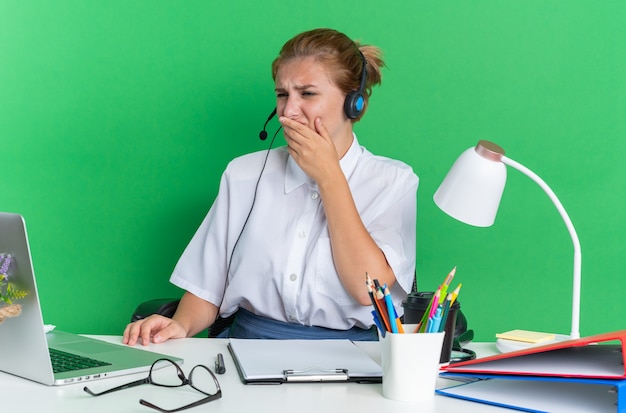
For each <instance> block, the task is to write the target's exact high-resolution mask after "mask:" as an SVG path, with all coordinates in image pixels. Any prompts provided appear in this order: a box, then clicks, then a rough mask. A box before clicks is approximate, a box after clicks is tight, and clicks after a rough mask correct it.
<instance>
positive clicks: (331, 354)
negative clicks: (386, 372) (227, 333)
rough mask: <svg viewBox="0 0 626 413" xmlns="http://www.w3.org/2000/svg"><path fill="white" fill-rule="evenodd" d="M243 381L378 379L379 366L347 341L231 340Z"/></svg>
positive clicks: (365, 381)
mask: <svg viewBox="0 0 626 413" xmlns="http://www.w3.org/2000/svg"><path fill="white" fill-rule="evenodd" d="M228 349H229V351H230V353H231V354H232V357H233V360H234V361H235V365H236V366H237V370H238V372H239V375H240V378H241V380H242V381H243V382H244V383H246V384H255V383H256V384H258V383H290V382H303V381H304V382H333V381H354V382H360V383H367V382H380V381H381V378H382V369H381V368H380V366H379V365H378V364H376V363H375V362H374V361H373V360H372V359H371V358H369V357H368V356H367V355H366V354H365V353H363V351H361V350H360V349H359V347H357V346H356V345H355V344H354V343H353V342H351V341H350V340H252V339H232V338H231V339H230V342H229V344H228Z"/></svg>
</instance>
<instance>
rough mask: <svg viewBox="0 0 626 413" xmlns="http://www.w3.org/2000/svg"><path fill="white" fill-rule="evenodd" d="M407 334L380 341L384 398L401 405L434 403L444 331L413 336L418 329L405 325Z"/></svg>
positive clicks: (386, 335) (389, 334)
mask: <svg viewBox="0 0 626 413" xmlns="http://www.w3.org/2000/svg"><path fill="white" fill-rule="evenodd" d="M404 331H405V333H404V334H393V333H386V334H385V337H381V338H380V348H381V361H382V365H383V396H385V397H386V398H388V399H392V400H399V401H429V400H430V401H432V400H433V399H434V396H435V385H436V383H437V376H438V375H439V357H440V356H441V346H442V345H443V338H444V336H445V331H442V332H440V333H414V331H415V325H405V326H404Z"/></svg>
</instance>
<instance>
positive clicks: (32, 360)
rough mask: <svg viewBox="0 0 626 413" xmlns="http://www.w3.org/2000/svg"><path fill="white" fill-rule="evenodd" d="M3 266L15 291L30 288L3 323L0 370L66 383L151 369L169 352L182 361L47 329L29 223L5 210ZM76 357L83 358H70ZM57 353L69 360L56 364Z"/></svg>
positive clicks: (1, 218) (0, 238)
mask: <svg viewBox="0 0 626 413" xmlns="http://www.w3.org/2000/svg"><path fill="white" fill-rule="evenodd" d="M9 255H10V264H9V265H8V266H7V265H6V261H7V260H6V257H7V256H9ZM2 264H5V265H4V267H5V268H3V265H2ZM2 271H4V272H5V274H6V275H8V281H10V282H11V284H12V287H11V288H12V289H13V291H17V292H20V291H21V292H25V293H26V295H25V296H23V297H20V294H18V298H17V299H14V300H11V301H12V302H13V304H14V305H15V304H19V306H20V307H21V313H20V314H19V315H17V316H15V317H9V318H5V319H4V321H3V322H2V323H0V343H1V344H0V346H1V351H0V371H3V372H5V373H10V374H13V375H16V376H19V377H22V378H25V379H29V380H32V381H36V382H39V383H43V384H46V385H65V384H71V383H79V382H84V381H90V380H97V379H102V378H106V377H114V376H120V375H124V374H131V373H139V372H143V371H148V370H149V368H150V366H151V365H152V363H153V362H154V361H155V360H157V359H159V358H164V357H165V358H169V359H171V360H174V361H176V362H178V363H182V362H183V360H182V359H181V358H179V357H172V356H167V355H165V354H158V353H153V352H149V351H146V350H142V349H139V348H133V347H127V346H123V345H118V344H113V343H107V342H105V341H102V340H96V339H93V338H88V337H84V336H80V335H78V334H71V333H67V332H62V331H56V330H53V331H51V332H49V333H45V332H44V323H43V317H42V313H41V306H40V302H39V296H38V292H37V285H36V281H35V274H34V271H33V265H32V259H31V254H30V247H29V243H28V237H27V233H26V225H25V222H24V219H23V217H22V216H21V215H19V214H13V213H6V212H0V272H2ZM7 285H8V284H7V280H4V281H0V288H3V290H1V291H2V293H3V294H4V295H5V296H6V295H7V293H6V289H7ZM6 306H7V303H4V302H1V301H0V307H6ZM51 354H54V355H51ZM75 357H79V358H81V359H82V361H76V360H71V361H67V359H68V358H70V359H74V358H75ZM53 358H54V359H55V360H58V359H59V358H60V359H66V361H65V362H64V363H63V364H62V365H59V366H55V367H54V368H53V361H52V359H53ZM84 359H86V360H84Z"/></svg>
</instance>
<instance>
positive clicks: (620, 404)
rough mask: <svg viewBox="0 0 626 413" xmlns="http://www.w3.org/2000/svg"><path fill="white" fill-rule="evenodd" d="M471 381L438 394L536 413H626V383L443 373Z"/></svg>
mask: <svg viewBox="0 0 626 413" xmlns="http://www.w3.org/2000/svg"><path fill="white" fill-rule="evenodd" d="M441 376H442V377H445V378H450V379H455V378H459V377H462V378H463V379H464V380H467V379H469V380H470V381H468V382H465V383H463V384H460V385H455V386H451V387H447V388H444V389H438V390H435V393H436V394H440V395H443V396H449V397H454V398H457V399H463V400H468V401H473V402H478V403H485V404H490V405H494V406H499V407H506V408H510V409H516V410H521V411H525V412H534V413H539V412H541V413H543V412H550V413H587V412H594V413H615V412H617V413H626V380H625V379H621V380H611V379H584V378H565V377H533V376H516V375H506V376H504V375H494V374H492V375H489V374H470V373H467V374H461V373H443V374H442V375H441Z"/></svg>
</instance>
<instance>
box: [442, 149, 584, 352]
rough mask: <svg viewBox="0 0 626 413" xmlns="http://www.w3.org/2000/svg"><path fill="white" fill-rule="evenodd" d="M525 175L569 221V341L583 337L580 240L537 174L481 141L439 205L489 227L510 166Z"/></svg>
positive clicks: (453, 172) (448, 182)
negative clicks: (571, 263)
mask: <svg viewBox="0 0 626 413" xmlns="http://www.w3.org/2000/svg"><path fill="white" fill-rule="evenodd" d="M505 165H508V166H511V167H512V168H515V169H517V170H518V171H520V172H522V173H523V174H525V175H526V176H528V177H529V178H531V179H532V180H533V181H535V183H537V184H538V185H539V186H540V187H541V188H542V189H543V190H544V191H545V192H546V194H547V195H548V197H549V198H550V199H551V200H552V202H553V203H554V205H555V206H556V209H557V210H558V211H559V214H560V215H561V218H562V219H563V221H564V222H565V226H566V227H567V229H568V231H569V234H570V237H571V239H572V244H573V246H574V270H573V285H572V325H571V332H570V335H569V338H574V339H575V338H579V337H580V331H579V324H580V278H581V260H582V253H581V250H580V241H579V240H578V235H577V234H576V230H575V229H574V225H573V224H572V221H571V220H570V218H569V216H568V215H567V212H566V211H565V208H563V205H562V204H561V202H560V201H559V199H558V198H557V196H556V195H555V194H554V192H553V191H552V189H550V187H549V186H548V185H547V184H546V183H545V182H544V181H543V180H542V179H541V178H540V177H539V176H537V175H536V174H535V173H533V172H532V171H530V170H529V169H528V168H526V167H524V166H522V165H520V164H519V163H517V162H515V161H513V160H512V159H510V158H507V157H506V156H504V149H502V148H501V147H500V146H498V145H496V144H494V143H492V142H488V141H483V140H481V141H479V142H478V144H477V145H476V147H474V148H469V149H467V150H466V151H465V152H463V153H462V154H461V156H459V158H458V159H457V160H456V162H455V163H454V164H453V165H452V168H451V169H450V171H449V172H448V174H447V175H446V177H445V178H444V180H443V182H442V183H441V185H440V186H439V188H438V189H437V191H436V192H435V195H434V201H435V203H436V204H437V206H438V207H439V208H440V209H441V210H442V211H444V212H445V213H447V214H448V215H450V216H452V217H453V218H456V219H458V220H459V221H461V222H464V223H466V224H469V225H474V226H480V227H486V226H491V225H492V224H493V222H494V221H495V217H496V213H497V211H498V205H499V204H500V199H501V197H502V192H503V191H504V184H505V182H506V166H505ZM500 341H501V343H500V344H499V347H498V348H500V349H502V350H507V342H506V341H505V340H500Z"/></svg>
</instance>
